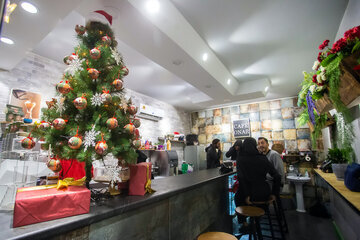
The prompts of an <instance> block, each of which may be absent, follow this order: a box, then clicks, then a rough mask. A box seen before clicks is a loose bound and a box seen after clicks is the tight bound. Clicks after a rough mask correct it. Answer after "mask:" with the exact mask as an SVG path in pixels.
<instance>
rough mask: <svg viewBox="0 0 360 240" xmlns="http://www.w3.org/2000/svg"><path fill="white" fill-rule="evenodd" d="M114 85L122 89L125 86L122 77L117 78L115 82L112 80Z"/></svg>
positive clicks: (117, 88)
mask: <svg viewBox="0 0 360 240" xmlns="http://www.w3.org/2000/svg"><path fill="white" fill-rule="evenodd" d="M112 85H113V86H114V88H115V89H116V90H121V89H122V87H123V81H122V80H121V79H115V80H114V81H113V82H112Z"/></svg>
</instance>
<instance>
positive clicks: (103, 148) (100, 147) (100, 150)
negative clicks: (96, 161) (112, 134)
mask: <svg viewBox="0 0 360 240" xmlns="http://www.w3.org/2000/svg"><path fill="white" fill-rule="evenodd" d="M107 150H108V145H107V144H106V142H105V141H99V142H97V143H96V145H95V152H96V153H97V154H99V155H104V154H106V152H107Z"/></svg>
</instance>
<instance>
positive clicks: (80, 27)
mask: <svg viewBox="0 0 360 240" xmlns="http://www.w3.org/2000/svg"><path fill="white" fill-rule="evenodd" d="M85 31H86V28H85V27H84V26H83V25H76V26H75V32H76V33H77V34H78V35H80V36H81V35H84V33H85Z"/></svg>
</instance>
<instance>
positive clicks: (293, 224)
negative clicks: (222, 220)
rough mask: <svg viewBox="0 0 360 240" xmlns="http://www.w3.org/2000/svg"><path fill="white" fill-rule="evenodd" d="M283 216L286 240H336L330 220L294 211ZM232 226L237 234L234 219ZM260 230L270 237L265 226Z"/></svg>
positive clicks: (237, 227)
mask: <svg viewBox="0 0 360 240" xmlns="http://www.w3.org/2000/svg"><path fill="white" fill-rule="evenodd" d="M285 216H286V220H287V223H288V227H289V233H287V234H286V235H285V237H286V239H288V240H312V239H315V240H322V239H324V240H337V239H338V237H337V235H336V232H335V228H334V226H333V223H332V220H331V219H325V218H319V217H314V216H311V215H309V214H308V213H299V212H297V211H295V210H288V211H285ZM265 221H266V220H265ZM233 226H234V227H233V229H234V233H235V234H237V233H238V232H237V231H238V229H239V225H238V224H237V219H236V218H234V220H233ZM262 229H263V234H266V235H270V232H269V231H267V230H266V229H268V227H267V226H263V225H262ZM276 237H280V234H279V233H277V234H276ZM246 239H248V235H245V236H243V237H242V238H241V240H246ZM264 239H269V238H264Z"/></svg>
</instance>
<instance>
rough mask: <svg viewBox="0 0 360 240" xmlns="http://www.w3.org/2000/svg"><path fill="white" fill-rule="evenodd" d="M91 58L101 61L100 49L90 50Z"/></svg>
mask: <svg viewBox="0 0 360 240" xmlns="http://www.w3.org/2000/svg"><path fill="white" fill-rule="evenodd" d="M90 57H91V58H92V59H99V58H100V57H101V51H100V49H99V48H97V47H96V48H93V49H91V50H90Z"/></svg>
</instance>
